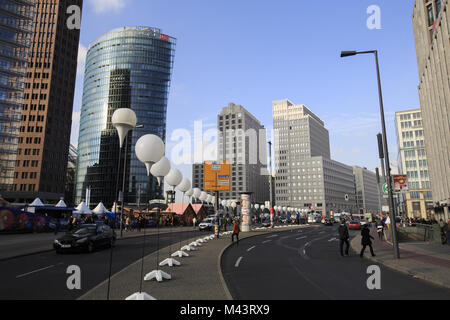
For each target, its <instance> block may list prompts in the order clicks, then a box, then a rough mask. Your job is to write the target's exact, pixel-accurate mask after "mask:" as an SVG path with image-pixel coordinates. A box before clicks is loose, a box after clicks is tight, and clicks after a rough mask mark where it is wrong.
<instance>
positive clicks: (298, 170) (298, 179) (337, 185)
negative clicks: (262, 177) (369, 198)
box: [273, 100, 356, 214]
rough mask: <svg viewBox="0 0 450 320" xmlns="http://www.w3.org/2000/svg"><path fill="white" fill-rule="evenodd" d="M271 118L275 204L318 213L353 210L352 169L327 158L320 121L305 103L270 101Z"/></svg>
mask: <svg viewBox="0 0 450 320" xmlns="http://www.w3.org/2000/svg"><path fill="white" fill-rule="evenodd" d="M273 121H274V130H275V144H274V145H275V172H276V183H275V195H276V197H275V199H276V203H277V205H278V206H282V207H284V206H286V207H295V208H302V209H311V210H315V211H317V212H320V213H322V214H331V212H338V211H339V212H341V211H346V212H354V211H355V210H356V200H355V184H354V179H353V169H352V167H350V166H347V165H344V164H342V163H339V162H337V161H334V160H331V159H330V138H329V133H328V130H327V129H326V128H325V124H324V122H323V121H322V120H321V119H320V118H319V117H318V116H317V115H315V114H314V113H313V112H312V111H311V110H309V109H308V108H307V107H306V106H304V105H295V104H294V103H292V102H291V101H289V100H280V101H275V102H273ZM346 195H348V201H346Z"/></svg>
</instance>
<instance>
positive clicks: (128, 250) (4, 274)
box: [0, 231, 205, 300]
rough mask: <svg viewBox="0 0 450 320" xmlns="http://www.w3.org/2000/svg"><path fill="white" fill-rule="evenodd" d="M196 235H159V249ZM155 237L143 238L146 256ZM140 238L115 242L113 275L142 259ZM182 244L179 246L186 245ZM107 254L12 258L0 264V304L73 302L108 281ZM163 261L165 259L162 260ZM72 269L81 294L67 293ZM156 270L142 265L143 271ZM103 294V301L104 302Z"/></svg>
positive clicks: (105, 251)
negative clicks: (14, 301)
mask: <svg viewBox="0 0 450 320" xmlns="http://www.w3.org/2000/svg"><path fill="white" fill-rule="evenodd" d="M204 234H205V233H200V232H199V231H196V233H195V234H194V232H179V233H175V232H174V233H173V234H172V235H171V234H170V233H169V234H160V241H159V247H160V248H165V247H167V246H169V245H170V243H173V244H174V245H173V248H174V249H175V250H174V251H176V250H178V248H179V239H180V237H181V239H189V238H192V237H194V236H200V235H204ZM156 239H157V235H149V236H147V237H146V249H145V254H146V255H148V254H150V253H152V252H155V251H156V248H157V241H156ZM142 243H143V237H138V238H129V239H124V240H119V241H117V245H116V247H115V248H114V251H113V268H112V270H113V272H112V273H113V274H114V273H116V272H119V271H120V270H122V269H123V268H125V267H127V266H128V265H130V264H132V263H133V262H135V261H137V260H139V259H140V258H141V256H142ZM185 244H186V243H185V242H184V243H183V244H182V245H185ZM109 257H110V250H109V249H103V250H97V251H95V252H94V253H92V254H87V253H68V254H63V255H61V254H57V253H55V252H47V253H41V254H35V255H31V256H25V257H20V258H15V259H11V260H7V261H2V262H0V270H1V272H0V300H11V299H27V300H35V299H38V300H55V299H56V300H65V299H68V300H73V299H77V298H79V297H80V296H82V295H83V294H85V293H86V292H88V291H89V290H90V289H92V288H94V287H95V286H96V285H98V284H99V283H101V282H102V281H104V280H105V279H107V278H108V274H109ZM161 257H162V259H160V260H163V259H165V258H167V254H166V255H165V256H161ZM71 265H76V266H79V267H80V269H81V290H69V289H68V288H67V285H66V282H67V279H68V277H69V276H70V275H69V274H67V273H66V271H67V268H68V267H69V266H71ZM155 268H156V261H155V263H154V264H152V265H145V266H144V272H145V271H147V272H148V271H151V270H153V269H155ZM139 281H140V275H136V289H139V287H138V285H139ZM106 295H107V294H106V292H105V298H106Z"/></svg>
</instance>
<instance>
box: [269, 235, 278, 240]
mask: <svg viewBox="0 0 450 320" xmlns="http://www.w3.org/2000/svg"><path fill="white" fill-rule="evenodd" d="M276 237H278V235H277V234H274V235H273V236H269V237H266V239H270V238H276Z"/></svg>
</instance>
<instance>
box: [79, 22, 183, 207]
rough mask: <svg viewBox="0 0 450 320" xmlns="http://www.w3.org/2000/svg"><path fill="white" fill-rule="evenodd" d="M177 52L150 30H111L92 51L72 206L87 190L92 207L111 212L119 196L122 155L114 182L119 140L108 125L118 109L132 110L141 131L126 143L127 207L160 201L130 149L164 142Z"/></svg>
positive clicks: (172, 44) (166, 38)
mask: <svg viewBox="0 0 450 320" xmlns="http://www.w3.org/2000/svg"><path fill="white" fill-rule="evenodd" d="M175 46H176V39H175V38H172V37H170V36H167V35H164V34H162V33H161V31H160V30H159V29H156V28H149V27H125V28H119V29H115V30H112V31H110V32H108V33H106V34H105V35H103V36H102V37H100V38H99V39H97V40H96V41H95V42H94V43H93V44H91V45H90V47H89V50H88V53H87V56H86V67H85V68H86V69H85V75H84V88H83V102H82V109H81V117H80V133H79V139H78V161H77V177H76V186H75V202H76V203H79V202H81V201H82V200H83V199H85V197H84V196H85V190H86V188H87V187H90V188H91V196H90V200H91V201H90V202H91V204H92V205H96V204H97V203H99V202H100V201H103V203H104V204H105V206H107V207H109V208H111V207H112V205H113V203H114V201H115V199H116V196H117V195H116V194H115V190H116V184H117V177H119V180H118V181H119V190H120V189H122V176H123V171H122V170H123V168H124V162H123V160H124V153H122V156H121V166H120V167H121V170H120V172H119V176H118V175H117V173H118V172H117V170H118V158H119V138H118V135H117V131H116V129H115V128H114V127H113V125H112V123H111V118H112V115H113V113H114V111H115V110H116V109H118V108H131V109H133V110H134V111H135V113H136V116H137V119H138V124H142V125H144V127H143V128H137V129H134V130H133V131H131V132H130V133H129V134H128V137H127V139H128V141H127V148H126V157H125V161H126V174H125V176H126V179H125V186H126V187H125V192H124V195H125V196H124V198H125V203H128V204H137V203H138V202H140V203H141V204H144V203H145V201H147V200H149V199H155V198H158V197H161V196H162V187H158V185H157V182H156V179H150V178H149V177H148V176H147V171H146V168H145V166H144V165H143V164H142V163H141V162H140V161H139V160H138V159H137V158H136V154H135V149H134V147H135V145H136V142H137V140H138V139H139V138H140V137H141V136H143V135H146V134H155V135H158V136H159V137H161V138H162V139H163V140H164V141H165V139H166V113H167V99H168V95H169V88H170V77H171V71H172V68H173V61H174V54H175ZM124 149H125V147H124Z"/></svg>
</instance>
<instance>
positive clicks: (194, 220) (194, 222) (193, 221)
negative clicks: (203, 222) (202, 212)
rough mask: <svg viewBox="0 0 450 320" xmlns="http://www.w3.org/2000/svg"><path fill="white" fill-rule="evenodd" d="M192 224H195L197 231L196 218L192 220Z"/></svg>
mask: <svg viewBox="0 0 450 320" xmlns="http://www.w3.org/2000/svg"><path fill="white" fill-rule="evenodd" d="M192 223H193V224H194V229H195V226H196V224H197V218H196V217H194V218H193V219H192Z"/></svg>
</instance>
